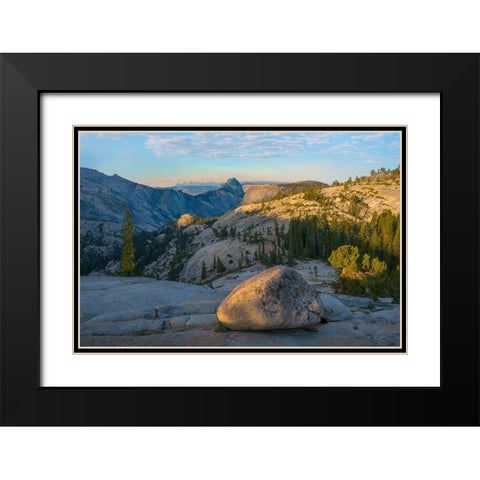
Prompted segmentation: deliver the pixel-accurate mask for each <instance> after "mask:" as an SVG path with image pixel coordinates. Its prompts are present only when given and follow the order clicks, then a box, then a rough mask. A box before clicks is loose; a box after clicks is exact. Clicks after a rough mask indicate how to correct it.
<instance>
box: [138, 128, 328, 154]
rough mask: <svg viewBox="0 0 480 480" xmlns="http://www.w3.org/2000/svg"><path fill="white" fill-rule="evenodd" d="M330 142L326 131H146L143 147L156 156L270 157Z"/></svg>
mask: <svg viewBox="0 0 480 480" xmlns="http://www.w3.org/2000/svg"><path fill="white" fill-rule="evenodd" d="M331 141H332V134H329V133H325V132H320V133H319V132H311V133H310V132H308V133H307V132H299V133H296V132H295V133H292V132H291V133H285V132H247V133H245V132H231V133H230V132H229V133H225V132H221V133H216V132H194V133H193V132H192V133H171V132H168V133H158V134H157V133H151V134H148V135H147V139H146V141H145V146H146V148H148V149H151V150H152V151H153V153H154V154H155V155H156V156H157V157H178V156H179V155H185V156H188V157H192V158H250V157H251V158H267V157H268V158H271V157H282V156H288V155H292V154H298V155H299V154H308V153H312V152H313V151H314V150H315V149H317V148H318V147H320V146H324V145H328V144H330V143H331Z"/></svg>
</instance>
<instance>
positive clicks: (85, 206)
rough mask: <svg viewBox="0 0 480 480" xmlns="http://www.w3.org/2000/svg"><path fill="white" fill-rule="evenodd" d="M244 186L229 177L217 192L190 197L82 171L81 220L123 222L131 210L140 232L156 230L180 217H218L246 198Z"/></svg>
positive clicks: (172, 189)
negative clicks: (190, 215) (187, 214)
mask: <svg viewBox="0 0 480 480" xmlns="http://www.w3.org/2000/svg"><path fill="white" fill-rule="evenodd" d="M243 196H244V191H243V188H242V185H241V184H240V182H238V180H236V179H235V178H230V179H229V180H227V181H226V182H225V183H224V184H223V185H221V186H220V187H219V188H217V189H215V190H209V191H207V192H204V193H200V194H198V195H191V194H189V193H185V192H183V191H181V190H177V189H175V188H163V189H158V188H153V187H149V186H147V185H142V184H139V183H135V182H132V181H130V180H127V179H125V178H122V177H120V176H119V175H116V174H115V175H105V174H104V173H101V172H98V171H97V170H93V169H90V168H81V169H80V217H81V219H82V220H88V221H92V220H93V221H100V222H112V223H118V224H120V223H122V222H123V220H124V219H125V211H126V210H129V211H130V213H131V214H132V220H133V223H134V225H135V228H136V230H137V231H153V230H156V229H158V228H160V227H162V226H164V225H166V224H167V223H169V222H171V221H172V220H174V219H176V218H178V217H179V216H180V215H183V214H185V213H189V214H192V215H197V216H198V217H202V218H210V217H217V216H221V215H223V214H224V213H225V212H227V211H228V210H231V209H232V208H235V207H236V206H237V205H239V204H240V203H241V201H242V199H243Z"/></svg>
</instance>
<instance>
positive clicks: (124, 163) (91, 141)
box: [79, 131, 401, 187]
mask: <svg viewBox="0 0 480 480" xmlns="http://www.w3.org/2000/svg"><path fill="white" fill-rule="evenodd" d="M79 139H80V150H79V151H80V166H81V167H86V168H92V169H95V170H98V171H100V172H102V173H105V174H107V175H113V174H117V175H119V176H121V177H123V178H126V179H128V180H131V181H134V182H137V183H142V184H145V185H149V186H152V187H173V186H176V185H177V184H185V183H190V184H222V183H224V182H225V181H226V180H227V179H228V178H232V177H234V178H236V179H237V180H238V181H239V182H241V183H249V182H250V183H251V182H265V183H269V182H281V183H288V182H296V181H302V180H313V181H320V182H324V183H329V184H331V183H332V182H333V181H334V180H338V181H340V182H342V181H345V180H347V179H348V177H352V178H355V176H363V175H369V174H370V170H371V169H374V170H377V169H379V168H382V167H384V168H386V169H394V168H396V167H397V166H398V165H399V164H400V157H401V154H400V132H384V131H368V132H365V131H349V132H325V131H323V132H322V131H303V132H291V131H238V132H228V131H211V132H203V131H201V132H200V131H198V132H194V131H192V132H171V131H145V132H122V131H118V132H93V131H92V132H84V131H82V132H79Z"/></svg>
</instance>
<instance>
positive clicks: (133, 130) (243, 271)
mask: <svg viewBox="0 0 480 480" xmlns="http://www.w3.org/2000/svg"><path fill="white" fill-rule="evenodd" d="M0 68H1V70H0V75H1V90H0V95H1V98H0V100H1V104H0V105H1V118H2V128H1V145H2V147H1V151H0V153H1V159H0V160H1V168H2V179H1V182H2V184H1V185H2V200H3V201H2V216H1V218H2V220H1V221H2V234H1V242H2V251H1V255H2V261H1V275H2V283H1V293H2V316H1V332H2V335H1V339H0V341H1V351H2V363H1V369H2V370H1V381H2V391H1V395H2V403H1V422H2V424H3V425H478V423H479V412H480V403H479V400H480V399H479V380H478V379H479V375H478V374H479V361H480V357H479V346H478V340H479V329H478V313H479V312H478V302H477V300H476V298H477V297H476V295H477V291H478V268H477V264H478V241H479V238H478V237H479V236H478V215H479V211H478V210H479V209H478V206H479V202H478V200H479V199H478V179H479V177H478V173H479V172H478V158H479V153H480V152H479V146H480V143H479V135H478V131H479V126H480V125H479V104H480V101H479V95H478V92H479V56H478V55H475V54H468V55H467V54H465V55H460V54H455V55H454V54H442V55H438V54H422V55H418V54H412V55H393V54H392V55H390V54H381V55H373V54H360V55H353V54H352V55H346V54H339V55H327V54H308V55H303V54H281V55H279V54H231V55H230V54H229V55H225V54H148V55H143V54H125V55H123V54H122V55H119V54H80V55H78V54H31V55H30V54H5V55H2V57H1V64H0ZM297 404H298V405H299V406H300V405H301V408H291V407H292V405H297ZM305 404H311V405H312V409H306V408H305V407H304V405H305ZM192 405H195V408H192Z"/></svg>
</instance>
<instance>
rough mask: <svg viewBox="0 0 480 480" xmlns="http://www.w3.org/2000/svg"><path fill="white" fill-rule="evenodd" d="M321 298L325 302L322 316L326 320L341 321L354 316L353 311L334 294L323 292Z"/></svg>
mask: <svg viewBox="0 0 480 480" xmlns="http://www.w3.org/2000/svg"><path fill="white" fill-rule="evenodd" d="M320 298H321V300H322V304H323V313H322V318H324V319H325V320H328V321H329V322H340V321H343V320H350V319H351V318H352V316H353V315H352V311H351V310H350V309H349V308H348V307H346V306H345V305H344V304H343V303H342V302H341V301H340V300H338V299H336V298H335V297H334V296H332V295H328V294H327V293H321V294H320Z"/></svg>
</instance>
